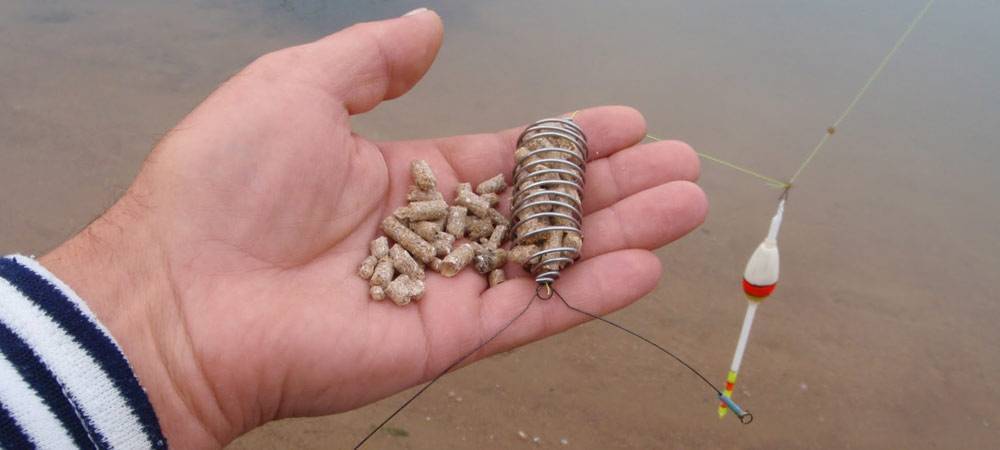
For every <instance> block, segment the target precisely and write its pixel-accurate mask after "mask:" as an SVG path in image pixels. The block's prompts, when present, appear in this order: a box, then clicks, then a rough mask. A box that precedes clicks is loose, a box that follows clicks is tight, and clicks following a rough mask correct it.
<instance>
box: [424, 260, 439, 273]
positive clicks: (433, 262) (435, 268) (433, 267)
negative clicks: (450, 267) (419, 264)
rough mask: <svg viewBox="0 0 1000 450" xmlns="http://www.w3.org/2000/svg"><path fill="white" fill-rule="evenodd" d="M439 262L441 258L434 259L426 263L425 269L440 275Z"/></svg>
mask: <svg viewBox="0 0 1000 450" xmlns="http://www.w3.org/2000/svg"><path fill="white" fill-rule="evenodd" d="M441 262H442V261H441V258H434V259H432V260H431V262H429V263H427V267H430V268H431V270H433V271H435V272H437V273H441Z"/></svg>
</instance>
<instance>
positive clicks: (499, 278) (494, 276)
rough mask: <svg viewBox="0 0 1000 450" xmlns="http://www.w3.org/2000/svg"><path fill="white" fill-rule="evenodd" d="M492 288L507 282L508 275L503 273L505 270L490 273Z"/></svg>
mask: <svg viewBox="0 0 1000 450" xmlns="http://www.w3.org/2000/svg"><path fill="white" fill-rule="evenodd" d="M489 280H490V287H496V285H498V284H500V283H503V282H504V281H507V275H505V274H504V273H503V269H496V270H494V271H492V272H490V277H489Z"/></svg>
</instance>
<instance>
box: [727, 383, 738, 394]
mask: <svg viewBox="0 0 1000 450" xmlns="http://www.w3.org/2000/svg"><path fill="white" fill-rule="evenodd" d="M735 387H736V386H735V385H734V384H733V383H730V382H728V381H727V382H726V390H727V391H730V392H732V390H733V388H735Z"/></svg>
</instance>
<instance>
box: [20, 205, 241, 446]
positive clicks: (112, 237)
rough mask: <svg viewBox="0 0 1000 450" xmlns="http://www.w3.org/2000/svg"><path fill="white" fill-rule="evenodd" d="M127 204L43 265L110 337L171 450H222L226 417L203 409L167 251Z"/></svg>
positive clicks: (47, 257) (213, 408) (214, 408)
mask: <svg viewBox="0 0 1000 450" xmlns="http://www.w3.org/2000/svg"><path fill="white" fill-rule="evenodd" d="M129 203H130V200H129V199H128V197H126V198H124V199H122V200H121V201H119V203H118V204H116V205H115V206H114V207H112V208H111V209H110V210H109V211H108V212H107V213H105V214H104V215H102V216H101V217H100V218H98V219H97V220H95V221H94V222H93V223H91V224H90V225H89V226H88V227H87V228H86V229H84V230H83V231H82V232H81V233H79V234H78V235H76V236H75V237H73V238H72V239H70V240H69V241H67V242H65V243H63V244H62V245H60V246H59V247H58V248H56V249H54V250H53V251H52V252H50V253H49V254H47V255H45V256H43V257H41V258H39V262H40V263H42V265H44V266H45V267H46V268H47V269H48V270H49V271H50V272H52V273H53V274H54V275H55V276H56V277H57V278H59V279H60V280H62V281H63V282H64V283H66V284H67V285H69V286H70V287H71V288H72V289H73V290H74V291H76V293H77V294H78V295H79V296H80V297H81V298H82V299H83V300H84V301H85V302H86V303H87V306H88V307H89V308H90V309H91V311H92V312H93V313H94V315H95V316H97V318H98V320H99V321H100V322H101V323H102V324H103V325H104V326H105V327H106V328H107V329H108V331H109V332H110V333H111V335H112V337H113V338H114V339H115V341H116V342H117V343H118V345H119V346H120V347H121V349H122V351H123V352H124V354H125V356H126V358H127V359H128V361H129V363H130V365H131V367H132V370H133V372H134V373H135V376H136V377H137V378H138V380H139V383H140V384H141V385H142V387H143V388H144V389H145V391H146V393H147V396H148V397H149V401H150V403H151V404H152V406H153V409H154V411H155V412H156V416H157V419H158V420H159V422H160V427H161V428H162V431H163V433H164V435H165V436H166V437H167V440H168V442H169V443H170V445H171V446H172V447H174V448H208V447H221V446H222V445H223V444H224V443H225V442H226V441H224V440H222V439H223V438H222V437H221V436H225V435H224V434H222V433H220V432H219V430H220V429H224V428H219V427H218V426H214V427H213V426H210V425H211V424H213V422H223V421H222V420H221V417H222V416H221V414H218V406H217V405H214V403H213V404H212V405H206V404H205V403H206V402H204V401H200V402H199V401H198V399H199V398H205V397H198V394H199V393H203V392H202V391H205V390H206V389H207V383H204V380H203V377H199V376H196V374H198V373H200V371H198V370H197V367H198V365H197V363H196V361H195V359H194V354H193V349H192V346H191V344H190V340H188V339H187V334H186V333H185V332H184V327H183V325H182V323H183V322H182V315H181V314H180V311H179V304H178V301H177V298H176V296H175V295H174V294H175V293H174V292H173V288H172V284H171V283H170V279H169V276H168V274H169V270H168V262H167V259H166V257H165V254H164V252H163V247H162V246H161V245H160V241H159V239H157V236H156V235H155V233H154V230H153V229H152V227H149V226H148V224H147V223H145V216H144V214H136V212H138V211H137V209H135V208H132V209H131V210H130V207H129ZM199 386H201V388H200V389H199ZM208 395H209V396H208V397H207V398H214V397H213V396H211V394H210V393H208ZM215 425H218V423H216V424H215ZM230 438H231V437H230Z"/></svg>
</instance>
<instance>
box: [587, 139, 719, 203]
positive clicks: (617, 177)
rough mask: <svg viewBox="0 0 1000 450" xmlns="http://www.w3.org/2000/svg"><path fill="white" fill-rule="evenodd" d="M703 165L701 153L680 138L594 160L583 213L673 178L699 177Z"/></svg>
mask: <svg viewBox="0 0 1000 450" xmlns="http://www.w3.org/2000/svg"><path fill="white" fill-rule="evenodd" d="M700 167H701V166H700V161H699V160H698V155H697V154H696V153H695V152H694V150H692V149H691V147H690V146H688V145H687V144H685V143H683V142H680V141H659V142H653V143H649V144H642V145H638V146H635V147H632V148H629V149H626V150H622V151H620V152H618V153H614V154H612V155H611V156H609V157H607V158H602V159H599V160H597V161H594V162H591V163H590V164H588V165H587V174H586V179H587V184H586V185H585V186H584V190H583V199H584V200H583V208H584V213H590V212H593V211H597V210H600V209H603V208H606V207H608V206H610V205H612V204H614V203H615V202H617V201H619V200H621V199H623V198H625V197H628V196H630V195H632V194H635V193H637V192H640V191H643V190H645V189H649V188H651V187H654V186H659V185H661V184H665V183H669V182H671V181H680V180H686V181H697V180H698V174H699V171H700V170H701V169H700Z"/></svg>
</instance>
